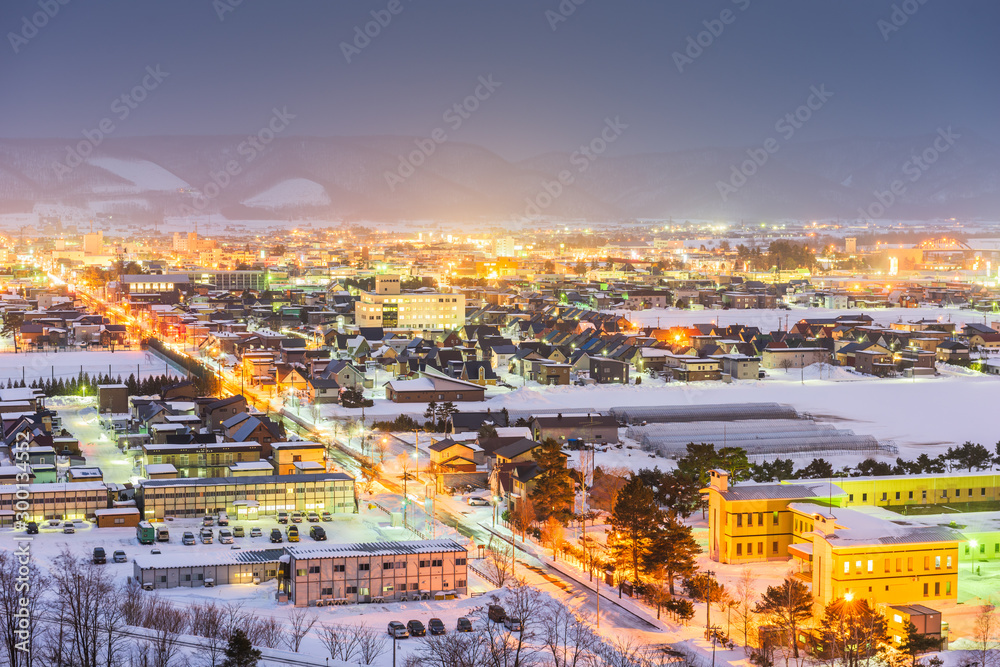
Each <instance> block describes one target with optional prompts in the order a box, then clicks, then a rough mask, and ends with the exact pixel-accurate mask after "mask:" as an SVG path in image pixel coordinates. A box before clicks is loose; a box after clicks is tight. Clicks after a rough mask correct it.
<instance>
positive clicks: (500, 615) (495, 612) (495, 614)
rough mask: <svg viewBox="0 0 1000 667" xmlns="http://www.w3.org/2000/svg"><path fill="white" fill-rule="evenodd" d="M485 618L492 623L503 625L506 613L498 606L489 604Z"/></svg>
mask: <svg viewBox="0 0 1000 667" xmlns="http://www.w3.org/2000/svg"><path fill="white" fill-rule="evenodd" d="M487 617H488V618H489V619H490V620H491V621H493V622H494V623H503V619H505V618H507V612H505V611H504V610H503V607H501V606H500V605H498V604H491V605H490V610H489V613H488V614H487Z"/></svg>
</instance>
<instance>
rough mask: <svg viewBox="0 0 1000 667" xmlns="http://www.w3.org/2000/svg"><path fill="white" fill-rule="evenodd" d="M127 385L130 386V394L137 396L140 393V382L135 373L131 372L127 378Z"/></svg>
mask: <svg viewBox="0 0 1000 667" xmlns="http://www.w3.org/2000/svg"><path fill="white" fill-rule="evenodd" d="M125 386H126V387H127V388H128V393H129V396H135V395H136V394H138V393H139V383H138V382H137V381H136V379H135V373H129V376H128V379H127V380H125Z"/></svg>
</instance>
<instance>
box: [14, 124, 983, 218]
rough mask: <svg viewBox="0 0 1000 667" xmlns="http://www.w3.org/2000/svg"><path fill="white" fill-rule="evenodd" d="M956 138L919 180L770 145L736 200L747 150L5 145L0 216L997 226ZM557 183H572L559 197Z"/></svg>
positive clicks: (901, 171)
mask: <svg viewBox="0 0 1000 667" xmlns="http://www.w3.org/2000/svg"><path fill="white" fill-rule="evenodd" d="M956 133H957V135H958V138H957V139H955V140H954V141H953V142H952V143H951V144H949V145H948V149H947V150H946V151H944V152H941V153H940V154H939V155H938V159H936V161H934V163H933V164H925V163H921V165H922V166H921V168H919V169H915V168H914V163H913V157H914V156H917V157H918V158H919V156H921V155H923V154H924V152H925V151H927V150H928V149H930V148H933V147H934V145H935V139H936V137H937V135H935V134H929V135H926V136H914V137H907V138H902V139H849V140H842V141H825V142H814V143H793V144H788V145H782V146H781V147H780V149H779V150H778V151H777V152H775V153H774V154H772V155H770V156H769V158H768V160H767V162H766V163H765V164H763V165H762V166H759V167H758V168H757V169H756V170H755V171H756V173H754V174H753V175H752V176H750V177H749V178H747V181H746V184H745V185H742V186H741V187H738V188H736V189H735V191H729V190H728V189H727V188H725V187H724V186H721V185H720V183H729V184H733V183H738V182H739V179H738V177H736V178H735V179H733V178H732V175H733V169H734V167H735V168H736V169H738V168H739V167H740V165H741V164H742V163H744V162H745V161H746V160H748V159H749V154H748V152H747V151H748V149H751V150H752V149H754V148H755V147H739V148H712V149H703V150H693V151H682V152H672V153H648V154H641V155H628V156H621V157H609V156H601V157H597V158H596V159H594V160H593V161H587V162H586V169H584V168H583V165H584V161H582V160H580V159H579V157H580V156H579V155H577V156H574V155H573V154H570V153H548V154H544V155H540V156H538V157H535V158H532V159H529V160H524V161H520V162H510V161H508V160H505V159H503V158H501V157H499V156H498V155H496V154H495V153H492V152H491V151H488V150H486V149H484V148H481V147H479V146H474V145H470V144H463V143H457V142H447V143H444V144H441V145H439V146H437V147H436V149H435V150H434V152H433V154H432V155H430V156H423V155H422V154H416V153H415V151H417V150H418V148H417V144H416V143H415V138H413V137H394V136H379V137H358V138H343V137H283V138H277V139H275V140H274V141H273V142H271V143H270V144H269V145H267V146H266V147H264V149H263V150H262V151H256V150H254V151H247V150H241V148H240V147H241V143H243V142H245V141H246V139H247V138H246V137H238V136H232V137H230V136H211V137H136V138H107V139H105V140H104V141H103V142H101V144H100V145H99V146H96V147H93V148H92V149H91V150H88V151H87V155H86V156H85V157H83V159H80V160H73V159H72V154H73V153H75V152H76V144H73V143H72V142H71V141H68V140H65V139H61V140H60V139H47V140H13V139H7V140H0V213H13V212H22V211H30V210H31V209H32V207H33V206H34V205H35V204H36V203H48V204H62V205H69V206H78V207H82V208H87V207H90V208H92V209H94V210H102V211H115V212H127V213H129V214H131V215H134V216H139V217H143V216H148V217H149V218H151V219H152V218H161V217H163V216H165V215H169V216H174V215H184V214H192V212H197V213H221V214H223V215H225V216H227V217H230V218H240V219H256V218H269V217H275V216H280V217H286V218H287V217H317V218H327V219H344V220H385V221H392V220H416V219H425V220H426V219H439V220H470V219H487V220H496V221H502V220H523V219H524V218H525V217H526V216H530V215H537V214H543V215H547V216H552V217H563V218H569V219H590V220H616V219H630V218H667V217H670V216H673V217H675V218H678V217H691V218H709V219H712V218H728V219H739V218H745V219H760V218H777V217H794V218H820V217H833V216H840V217H847V218H856V217H859V216H860V215H861V214H860V213H859V210H860V209H862V208H864V209H866V210H869V209H870V208H871V205H872V204H873V203H875V202H877V201H878V199H877V197H876V195H875V193H876V192H885V191H888V190H889V189H890V187H891V185H892V183H893V181H896V180H898V181H900V182H901V183H902V184H903V186H904V187H905V192H903V194H902V196H899V197H897V198H896V199H897V201H896V202H894V203H893V204H892V205H891V206H889V207H888V209H887V212H886V213H885V215H884V217H887V218H900V219H930V218H940V217H962V218H990V219H996V218H997V217H998V214H1000V151H998V148H997V146H995V145H993V144H992V143H990V142H988V141H985V140H983V139H981V138H979V137H976V136H975V135H974V134H973V133H972V132H970V131H968V130H962V129H958V130H956ZM942 145H944V144H943V143H942V142H940V141H939V142H938V146H942ZM244 148H245V144H244ZM758 154H759V153H758ZM416 164H419V166H415V167H412V173H411V166H412V165H416ZM923 167H926V169H924V168H923ZM748 171H749V170H748ZM561 172H562V173H563V176H564V180H566V179H565V176H566V174H569V175H570V176H571V177H572V182H571V183H569V184H558V183H557V181H558V178H559V175H560V173H561ZM722 191H725V196H723V193H722ZM553 193H555V196H551V195H552V194H553ZM532 204H534V206H532ZM874 210H875V211H876V212H877V211H878V208H877V207H876V208H875V209H874Z"/></svg>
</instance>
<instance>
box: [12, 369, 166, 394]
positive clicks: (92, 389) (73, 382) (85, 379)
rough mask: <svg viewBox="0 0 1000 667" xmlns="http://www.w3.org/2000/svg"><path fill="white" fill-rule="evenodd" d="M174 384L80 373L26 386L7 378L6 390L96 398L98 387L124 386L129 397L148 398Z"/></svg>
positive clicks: (158, 379) (158, 377)
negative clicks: (19, 389)
mask: <svg viewBox="0 0 1000 667" xmlns="http://www.w3.org/2000/svg"><path fill="white" fill-rule="evenodd" d="M176 382H177V378H176V377H174V376H173V375H154V376H150V377H147V378H143V379H141V380H137V379H136V377H135V373H132V374H131V375H129V376H128V379H127V380H124V381H123V380H122V376H121V375H119V376H117V377H115V378H112V377H111V376H110V375H108V374H106V373H105V374H104V375H90V374H89V373H86V372H82V373H80V374H79V375H75V376H72V377H69V378H67V379H66V380H63V379H62V378H61V377H60V378H55V379H53V378H45V379H44V380H41V379H33V380H32V381H31V382H30V383H28V384H25V382H24V380H20V381H19V382H14V381H13V380H11V379H9V378H8V380H7V388H8V389H10V388H12V387H31V388H32V389H41V390H42V391H43V392H44V393H45V395H46V396H80V395H86V396H96V395H97V387H98V385H102V384H124V385H125V387H126V388H127V389H128V393H129V396H149V395H151V394H159V393H161V392H162V391H163V388H164V387H168V386H170V385H172V384H175V383H176Z"/></svg>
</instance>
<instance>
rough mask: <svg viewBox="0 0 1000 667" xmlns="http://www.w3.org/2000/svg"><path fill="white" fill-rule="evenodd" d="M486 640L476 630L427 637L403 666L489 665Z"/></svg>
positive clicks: (458, 666)
mask: <svg viewBox="0 0 1000 667" xmlns="http://www.w3.org/2000/svg"><path fill="white" fill-rule="evenodd" d="M486 646H487V644H486V642H484V641H483V638H482V636H481V635H480V634H479V633H477V632H454V633H450V634H446V635H438V636H431V637H427V638H426V639H425V640H424V641H423V642H421V644H420V646H419V647H417V650H416V651H415V653H414V654H412V655H411V656H408V658H409V659H410V661H407V662H404V663H403V664H404V666H405V667H481V666H482V665H491V664H492V663H491V662H490V661H489V656H488V654H487V651H486Z"/></svg>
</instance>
